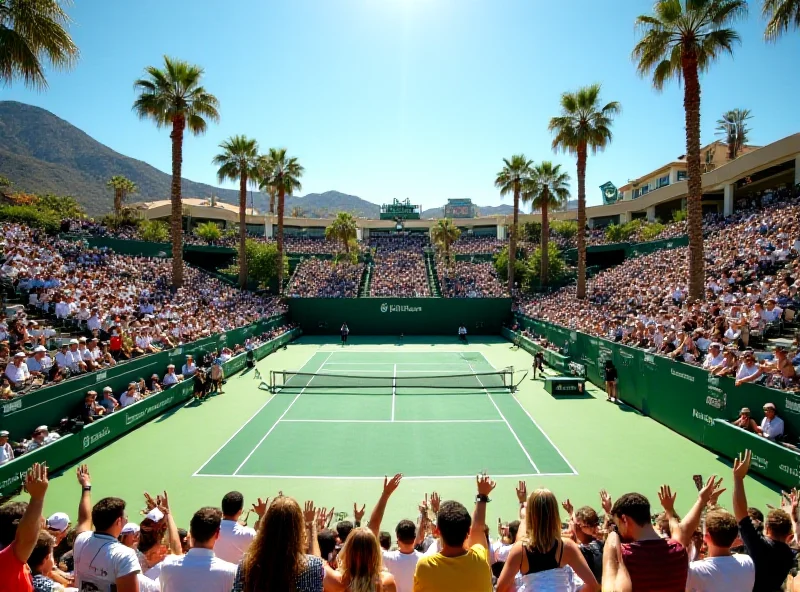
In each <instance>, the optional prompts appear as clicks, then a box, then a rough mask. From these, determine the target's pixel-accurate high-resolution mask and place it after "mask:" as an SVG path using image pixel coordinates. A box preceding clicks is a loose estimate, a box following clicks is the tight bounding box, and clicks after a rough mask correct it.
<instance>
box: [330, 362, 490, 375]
mask: <svg viewBox="0 0 800 592" xmlns="http://www.w3.org/2000/svg"><path fill="white" fill-rule="evenodd" d="M386 365H387V366H389V364H386ZM328 366H330V364H328ZM396 368H397V364H395V372H396V373H397V374H441V375H442V376H465V375H466V376H471V375H472V374H471V373H469V372H467V371H466V370H467V369H466V368H464V370H460V371H459V370H397V369H396ZM353 372H356V373H357V374H356V378H358V375H359V374H387V373H388V372H389V371H388V370H327V369H326V370H325V371H324V372H323V371H322V370H321V369H320V370H318V371H317V374H343V375H347V376H352V373H353ZM348 373H349V374H348ZM484 374H493V372H488V373H487V372H485V373H484Z"/></svg>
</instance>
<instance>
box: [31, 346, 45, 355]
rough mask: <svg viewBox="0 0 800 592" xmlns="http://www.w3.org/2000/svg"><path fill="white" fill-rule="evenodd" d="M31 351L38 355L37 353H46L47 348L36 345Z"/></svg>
mask: <svg viewBox="0 0 800 592" xmlns="http://www.w3.org/2000/svg"><path fill="white" fill-rule="evenodd" d="M33 351H34V352H36V353H38V352H46V351H47V348H46V347H45V346H43V345H37V346H36V347H34V348H33Z"/></svg>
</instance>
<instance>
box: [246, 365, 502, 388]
mask: <svg viewBox="0 0 800 592" xmlns="http://www.w3.org/2000/svg"><path fill="white" fill-rule="evenodd" d="M513 385H514V369H513V368H505V369H502V370H493V371H491V372H475V373H471V374H466V373H463V372H462V373H445V372H443V373H441V374H425V375H419V376H414V375H408V374H402V375H395V374H394V373H393V372H386V373H370V374H368V375H367V374H333V373H325V372H300V371H289V370H271V371H270V376H269V384H268V385H264V384H263V383H262V388H263V386H267V387H268V390H270V391H272V392H278V391H300V390H309V389H314V390H317V389H319V390H323V389H325V390H327V389H330V390H332V391H334V392H347V393H348V394H350V393H351V392H354V393H358V392H365V391H367V390H369V391H370V394H371V393H373V392H375V391H377V392H379V393H383V392H386V393H395V394H404V393H409V394H419V393H420V391H424V390H436V391H439V390H442V391H443V392H454V391H462V392H464V391H473V392H483V391H484V390H488V391H495V392H497V391H500V392H507V391H509V390H511V389H512V387H513Z"/></svg>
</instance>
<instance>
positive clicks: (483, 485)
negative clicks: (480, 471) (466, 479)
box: [475, 475, 497, 495]
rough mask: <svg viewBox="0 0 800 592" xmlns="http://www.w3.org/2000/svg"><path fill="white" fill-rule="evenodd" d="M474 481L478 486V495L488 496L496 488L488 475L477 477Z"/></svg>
mask: <svg viewBox="0 0 800 592" xmlns="http://www.w3.org/2000/svg"><path fill="white" fill-rule="evenodd" d="M475 481H476V483H477V485H478V495H489V494H490V493H492V490H493V489H494V488H495V487H497V483H495V482H494V481H492V478H491V477H490V476H489V475H478V476H477V477H476V478H475Z"/></svg>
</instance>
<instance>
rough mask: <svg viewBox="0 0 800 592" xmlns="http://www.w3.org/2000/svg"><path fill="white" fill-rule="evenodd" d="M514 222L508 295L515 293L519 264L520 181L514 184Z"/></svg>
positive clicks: (509, 247) (509, 242)
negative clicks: (516, 273)
mask: <svg viewBox="0 0 800 592" xmlns="http://www.w3.org/2000/svg"><path fill="white" fill-rule="evenodd" d="M513 220H514V222H513V224H512V225H511V236H510V237H509V240H508V293H509V294H513V293H514V268H515V267H516V263H517V222H518V221H519V181H516V182H515V183H514V218H513Z"/></svg>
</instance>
